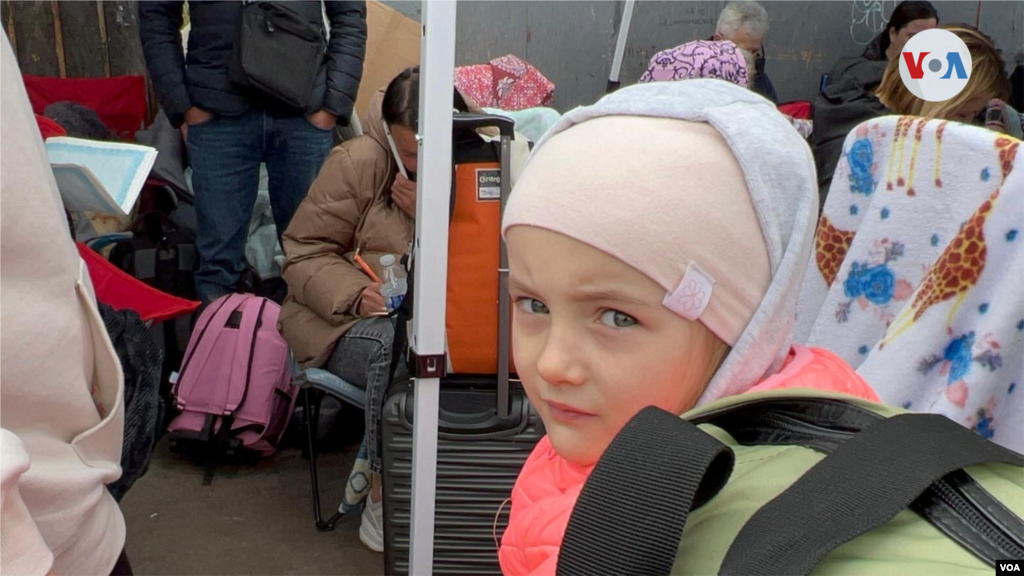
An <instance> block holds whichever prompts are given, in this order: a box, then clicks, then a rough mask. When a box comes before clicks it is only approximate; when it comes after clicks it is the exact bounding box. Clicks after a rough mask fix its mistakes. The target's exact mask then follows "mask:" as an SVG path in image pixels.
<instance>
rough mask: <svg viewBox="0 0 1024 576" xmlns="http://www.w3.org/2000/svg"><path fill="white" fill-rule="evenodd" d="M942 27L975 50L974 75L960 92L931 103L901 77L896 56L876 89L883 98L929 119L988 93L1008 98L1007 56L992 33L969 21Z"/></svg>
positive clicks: (903, 110)
mask: <svg viewBox="0 0 1024 576" xmlns="http://www.w3.org/2000/svg"><path fill="white" fill-rule="evenodd" d="M942 29H944V30H948V31H950V32H952V33H953V34H956V35H957V37H958V38H960V39H961V40H963V41H964V44H966V45H967V49H968V50H970V52H971V78H970V80H968V81H967V86H966V87H965V88H964V89H963V91H961V92H960V93H959V94H957V95H956V96H954V97H953V98H951V99H949V100H946V101H945V102H928V101H926V100H922V99H920V98H918V97H917V96H914V95H913V94H912V93H911V92H910V90H908V89H907V87H906V86H904V84H903V79H902V78H900V60H901V58H899V57H897V58H893V59H891V60H889V65H888V66H887V67H886V69H885V75H884V76H882V83H881V84H880V85H879V86H878V90H876V91H875V95H876V96H878V99H879V101H881V102H882V104H884V105H885V107H886V108H888V109H889V110H892V111H893V112H895V113H897V114H905V115H910V116H923V117H925V118H949V117H950V116H952V115H953V114H954V113H956V112H957V111H958V110H960V108H962V107H963V106H964V104H966V103H967V102H969V101H971V100H973V99H975V98H977V97H978V96H981V95H985V96H988V97H989V98H1001V99H1006V98H1007V97H1008V95H1009V93H1010V81H1009V80H1008V79H1007V78H1006V72H1005V70H1004V66H1003V59H1002V57H1001V56H1000V55H999V50H998V49H996V46H995V44H993V43H992V40H991V39H989V37H988V36H986V35H984V34H983V33H981V32H980V31H979V30H978V29H977V28H974V27H973V26H969V25H967V24H949V25H946V26H942Z"/></svg>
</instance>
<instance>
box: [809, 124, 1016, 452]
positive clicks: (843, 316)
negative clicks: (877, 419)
mask: <svg viewBox="0 0 1024 576" xmlns="http://www.w3.org/2000/svg"><path fill="white" fill-rule="evenodd" d="M1020 144H1021V143H1020V141H1019V140H1016V139H1014V138H1012V137H1008V136H1005V135H1002V134H998V133H996V132H993V131H989V130H986V129H983V128H978V127H973V126H968V125H965V124H958V123H953V122H945V121H939V120H932V121H927V120H924V119H920V118H913V117H899V116H890V117H885V118H880V119H876V120H871V121H868V122H866V123H864V124H861V125H860V126H858V127H857V128H856V129H855V130H854V131H853V132H851V133H850V135H849V136H848V137H847V140H846V143H845V144H844V158H843V160H841V161H840V163H839V165H838V167H837V168H836V173H835V176H834V178H833V183H832V187H831V189H830V191H829V196H828V200H827V201H826V204H825V207H824V211H823V214H822V217H821V220H820V222H819V226H818V232H817V236H816V241H815V250H814V255H813V257H812V260H811V267H810V270H808V273H807V276H806V278H805V279H804V284H803V287H802V289H801V294H800V303H799V307H798V316H797V327H796V332H795V334H796V337H797V341H799V342H802V343H806V344H807V345H809V346H819V347H823V348H827V349H829V350H832V351H833V352H835V353H836V354H838V355H839V356H841V357H842V358H844V359H845V360H846V361H847V362H849V363H850V364H851V365H852V366H853V367H854V368H856V369H857V371H858V373H860V374H861V375H862V376H863V377H864V378H865V380H867V381H868V382H869V383H870V384H871V385H872V386H873V387H874V388H875V390H876V392H878V395H879V396H880V397H881V398H882V400H883V401H884V402H886V403H889V404H893V405H897V406H903V407H904V408H907V409H910V410H914V411H921V412H932V413H938V414H943V415H945V416H947V417H949V418H951V419H953V420H955V421H957V422H959V423H961V424H963V425H964V426H967V427H970V428H972V429H973V430H976V431H977V432H978V433H979V434H981V435H983V436H985V437H986V438H990V439H992V440H994V441H996V442H998V443H1000V444H1003V445H1004V446H1008V447H1010V448H1012V449H1014V450H1017V451H1022V450H1024V397H1022V394H1021V392H1020V391H1018V387H1019V385H1020V384H1022V383H1024V287H1022V286H1021V284H1022V282H1024V238H1021V231H1022V230H1024V169H1021V168H1020V165H1021V164H1024V159H1022V158H1021V156H1022V155H1024V150H1022V149H1021V147H1020ZM1015 167H1016V168H1017V169H1016V170H1015Z"/></svg>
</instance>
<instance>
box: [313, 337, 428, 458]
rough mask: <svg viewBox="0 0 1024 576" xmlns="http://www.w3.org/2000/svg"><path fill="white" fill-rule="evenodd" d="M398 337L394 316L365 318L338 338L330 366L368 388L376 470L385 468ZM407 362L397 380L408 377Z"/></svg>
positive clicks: (368, 442) (370, 450) (370, 452)
mask: <svg viewBox="0 0 1024 576" xmlns="http://www.w3.org/2000/svg"><path fill="white" fill-rule="evenodd" d="M394 340H395V321H394V320H392V319H391V318H365V319H363V320H360V321H359V322H356V324H355V326H353V327H352V328H350V329H349V331H348V332H346V333H345V335H344V336H342V337H341V339H340V340H338V345H337V346H336V347H335V349H334V354H333V355H332V356H331V359H330V360H329V361H328V362H327V367H326V368H327V370H328V371H329V372H330V373H332V374H334V375H335V376H338V377H339V378H341V379H342V380H345V381H346V382H348V383H349V384H352V385H353V386H357V387H359V388H362V389H363V390H366V405H365V406H364V407H363V408H364V410H365V417H366V436H365V437H364V438H363V444H364V445H365V446H366V452H367V459H368V460H369V461H370V468H371V469H372V470H373V471H374V472H380V471H381V454H382V448H383V447H382V446H381V417H382V416H383V412H384V400H385V396H386V394H387V391H388V387H389V385H390V383H391V381H390V376H391V349H392V347H393V346H394ZM408 377H409V374H408V370H407V368H406V366H405V363H404V362H401V363H399V365H398V369H397V370H396V371H395V382H401V381H402V380H405V379H408Z"/></svg>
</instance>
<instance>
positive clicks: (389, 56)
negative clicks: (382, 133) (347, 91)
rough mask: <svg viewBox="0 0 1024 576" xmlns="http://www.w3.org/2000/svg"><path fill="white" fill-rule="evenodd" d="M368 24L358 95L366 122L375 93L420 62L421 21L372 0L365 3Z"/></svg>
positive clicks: (358, 103)
mask: <svg viewBox="0 0 1024 576" xmlns="http://www.w3.org/2000/svg"><path fill="white" fill-rule="evenodd" d="M366 28H367V38H366V60H365V61H364V63H363V80H362V82H361V83H360V84H359V96H358V97H357V98H356V112H357V113H358V114H359V119H360V120H361V121H363V122H364V123H365V121H366V111H367V108H369V106H370V99H371V98H373V94H374V93H375V92H377V90H380V89H382V88H385V87H387V85H388V82H391V79H392V78H394V77H395V76H397V75H398V74H399V73H400V72H401V71H402V70H405V69H406V68H408V67H409V66H415V65H416V64H419V63H420V24H419V22H417V21H415V20H412V19H410V18H407V17H406V16H405V15H403V14H402V13H400V12H398V11H396V10H394V9H393V8H390V7H388V6H386V5H384V4H382V3H380V2H377V1H376V0H371V1H369V2H367V3H366ZM364 125H365V124H364Z"/></svg>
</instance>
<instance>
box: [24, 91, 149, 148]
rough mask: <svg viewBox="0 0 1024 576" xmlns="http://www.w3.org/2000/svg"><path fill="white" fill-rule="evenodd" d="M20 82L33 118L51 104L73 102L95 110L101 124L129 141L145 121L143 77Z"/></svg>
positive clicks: (147, 114)
mask: <svg viewBox="0 0 1024 576" xmlns="http://www.w3.org/2000/svg"><path fill="white" fill-rule="evenodd" d="M22 78H23V79H24V80H25V90H27V91H28V99H29V102H31V103H32V110H33V111H34V112H35V113H36V114H42V113H43V110H45V109H46V107H47V106H49V105H50V104H53V103H54V102H65V101H67V102H77V103H78V104H81V105H83V106H86V107H88V108H91V109H93V110H95V111H96V114H97V115H98V116H99V117H100V120H102V121H103V123H104V124H106V125H107V126H108V127H109V128H110V129H111V130H113V131H114V132H116V133H117V135H118V136H119V137H120V138H122V139H124V140H129V141H132V140H134V139H135V132H136V131H137V130H139V129H140V128H142V127H143V126H144V125H145V123H146V120H147V118H148V117H149V99H148V97H147V93H146V78H145V77H144V76H113V77H110V78H52V77H49V76H32V75H29V74H25V75H24V76H23V77H22Z"/></svg>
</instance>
